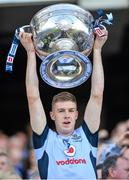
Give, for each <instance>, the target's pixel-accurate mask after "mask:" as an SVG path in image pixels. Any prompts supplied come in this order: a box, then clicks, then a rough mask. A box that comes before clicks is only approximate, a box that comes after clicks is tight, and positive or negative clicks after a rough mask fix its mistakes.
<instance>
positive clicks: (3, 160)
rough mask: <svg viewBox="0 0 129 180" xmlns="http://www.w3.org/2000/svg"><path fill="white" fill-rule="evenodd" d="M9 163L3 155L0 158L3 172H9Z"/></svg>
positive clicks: (0, 166) (0, 168)
mask: <svg viewBox="0 0 129 180" xmlns="http://www.w3.org/2000/svg"><path fill="white" fill-rule="evenodd" d="M9 167H10V166H9V161H8V157H6V156H4V155H2V156H0V170H2V171H8V170H9Z"/></svg>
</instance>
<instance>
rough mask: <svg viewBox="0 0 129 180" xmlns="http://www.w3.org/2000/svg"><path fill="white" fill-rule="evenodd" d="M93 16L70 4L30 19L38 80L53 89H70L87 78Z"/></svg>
mask: <svg viewBox="0 0 129 180" xmlns="http://www.w3.org/2000/svg"><path fill="white" fill-rule="evenodd" d="M93 21H94V19H93V16H92V15H91V14H90V12H89V11H86V10H84V9H82V8H80V7H79V6H77V5H72V4H65V3H64V4H55V5H51V6H48V7H46V8H44V9H41V10H40V11H39V12H37V13H36V14H35V15H34V17H33V18H32V19H31V22H30V28H31V32H32V34H33V42H34V46H35V49H36V53H37V55H38V56H39V58H40V59H41V60H42V63H41V67H40V74H41V77H42V79H43V80H44V81H45V82H46V83H48V84H49V85H51V86H53V87H56V88H73V87H76V86H79V85H80V84H82V83H84V82H85V81H86V80H87V79H88V77H89V76H90V74H91V69H92V68H91V63H90V60H89V59H88V57H87V56H88V55H89V54H90V53H91V51H92V47H93V43H94V33H93Z"/></svg>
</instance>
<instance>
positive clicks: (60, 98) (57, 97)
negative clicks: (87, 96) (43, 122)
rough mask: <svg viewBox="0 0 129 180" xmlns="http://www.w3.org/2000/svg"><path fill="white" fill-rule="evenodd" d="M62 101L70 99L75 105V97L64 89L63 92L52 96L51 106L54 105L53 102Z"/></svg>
mask: <svg viewBox="0 0 129 180" xmlns="http://www.w3.org/2000/svg"><path fill="white" fill-rule="evenodd" d="M63 101H72V102H74V103H75V104H76V105H77V100H76V97H75V96H74V95H73V94H71V93H69V92H65V91H64V92H61V93H58V94H56V95H55V96H53V99H52V108H53V106H54V105H55V103H57V102H63Z"/></svg>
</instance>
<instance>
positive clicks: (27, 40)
mask: <svg viewBox="0 0 129 180" xmlns="http://www.w3.org/2000/svg"><path fill="white" fill-rule="evenodd" d="M19 38H20V42H21V44H22V45H23V47H24V48H25V50H26V51H27V53H29V52H35V48H34V44H33V41H32V34H31V33H25V32H20V34H19Z"/></svg>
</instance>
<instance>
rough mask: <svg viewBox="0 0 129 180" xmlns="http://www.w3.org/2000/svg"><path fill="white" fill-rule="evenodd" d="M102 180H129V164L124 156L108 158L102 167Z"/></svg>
mask: <svg viewBox="0 0 129 180" xmlns="http://www.w3.org/2000/svg"><path fill="white" fill-rule="evenodd" d="M102 179H129V164H128V161H127V159H125V158H123V157H122V156H117V155H115V156H110V157H108V158H107V159H106V160H105V161H104V163H103V167H102Z"/></svg>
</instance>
